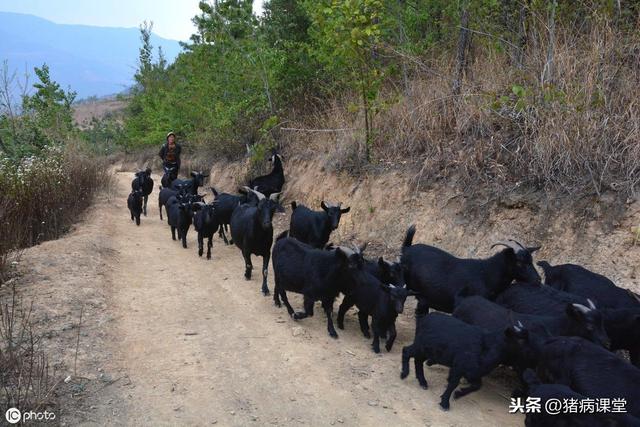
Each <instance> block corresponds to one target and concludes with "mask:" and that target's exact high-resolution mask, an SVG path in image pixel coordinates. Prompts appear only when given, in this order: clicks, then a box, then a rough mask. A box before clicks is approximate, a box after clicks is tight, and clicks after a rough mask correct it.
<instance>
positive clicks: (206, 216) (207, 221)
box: [193, 202, 221, 259]
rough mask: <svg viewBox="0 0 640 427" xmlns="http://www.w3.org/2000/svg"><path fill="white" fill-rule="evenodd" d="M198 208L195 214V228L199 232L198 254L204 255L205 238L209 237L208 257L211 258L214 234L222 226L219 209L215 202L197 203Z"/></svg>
mask: <svg viewBox="0 0 640 427" xmlns="http://www.w3.org/2000/svg"><path fill="white" fill-rule="evenodd" d="M197 205H198V207H199V209H197V211H196V213H195V215H194V216H193V228H195V229H196V231H197V232H198V255H199V256H202V252H203V251H204V238H205V237H206V238H207V259H211V248H212V247H213V241H212V240H213V235H214V234H215V232H216V231H218V228H219V227H221V225H220V221H219V220H218V213H217V210H216V209H215V208H214V206H213V204H206V203H202V202H199V203H197Z"/></svg>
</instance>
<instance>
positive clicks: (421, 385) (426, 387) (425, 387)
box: [420, 383, 429, 390]
mask: <svg viewBox="0 0 640 427" xmlns="http://www.w3.org/2000/svg"><path fill="white" fill-rule="evenodd" d="M420 387H422V389H424V390H428V389H429V386H428V385H427V383H424V384H420Z"/></svg>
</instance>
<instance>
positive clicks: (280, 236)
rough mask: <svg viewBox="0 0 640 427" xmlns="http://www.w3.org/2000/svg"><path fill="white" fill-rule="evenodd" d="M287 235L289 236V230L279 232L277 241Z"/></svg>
mask: <svg viewBox="0 0 640 427" xmlns="http://www.w3.org/2000/svg"><path fill="white" fill-rule="evenodd" d="M287 237H289V230H284V231H283V232H282V233H280V234H278V237H276V242H277V241H278V240H281V239H285V238H287Z"/></svg>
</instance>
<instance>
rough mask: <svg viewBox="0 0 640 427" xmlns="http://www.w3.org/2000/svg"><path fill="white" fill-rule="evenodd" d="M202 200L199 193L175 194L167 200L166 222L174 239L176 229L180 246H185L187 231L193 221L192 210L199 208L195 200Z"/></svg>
mask: <svg viewBox="0 0 640 427" xmlns="http://www.w3.org/2000/svg"><path fill="white" fill-rule="evenodd" d="M201 201H202V196H200V195H195V196H194V195H192V194H187V195H184V196H182V195H177V196H173V197H172V198H171V199H169V201H168V202H167V222H168V223H169V226H170V227H171V238H172V239H173V240H176V235H175V233H176V230H177V231H178V239H180V240H182V247H183V248H185V249H186V248H187V233H188V232H189V227H190V226H191V223H192V221H193V212H194V211H195V210H197V209H198V208H199V205H198V204H196V203H197V202H201Z"/></svg>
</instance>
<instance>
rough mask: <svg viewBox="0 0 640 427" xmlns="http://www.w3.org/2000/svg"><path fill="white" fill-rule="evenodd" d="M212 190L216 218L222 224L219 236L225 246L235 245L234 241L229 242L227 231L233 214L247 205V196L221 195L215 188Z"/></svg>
mask: <svg viewBox="0 0 640 427" xmlns="http://www.w3.org/2000/svg"><path fill="white" fill-rule="evenodd" d="M210 188H211V192H212V193H213V197H214V199H213V204H214V206H215V209H216V217H217V218H218V221H219V223H220V228H219V231H218V234H219V236H220V238H221V239H223V240H224V244H225V245H229V244H233V239H232V240H230V241H229V240H227V236H226V234H225V231H226V230H227V227H228V226H229V224H231V214H233V211H234V209H235V208H237V207H238V206H239V205H241V204H243V203H247V201H248V197H247V194H230V193H219V192H218V191H216V189H215V188H213V187H210ZM256 203H257V201H256Z"/></svg>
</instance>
